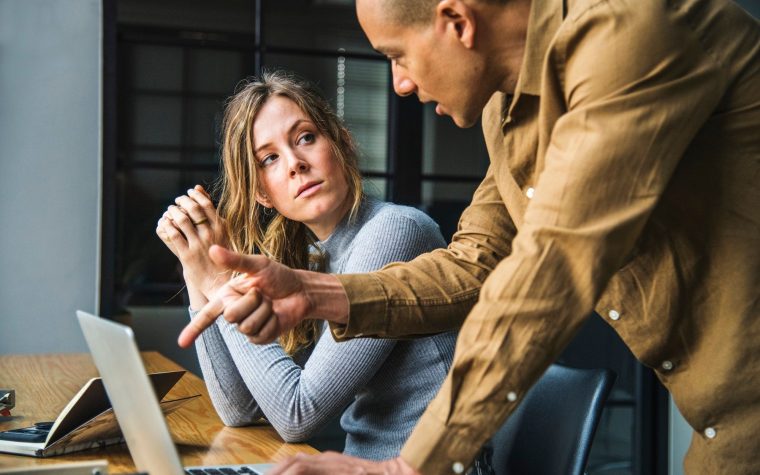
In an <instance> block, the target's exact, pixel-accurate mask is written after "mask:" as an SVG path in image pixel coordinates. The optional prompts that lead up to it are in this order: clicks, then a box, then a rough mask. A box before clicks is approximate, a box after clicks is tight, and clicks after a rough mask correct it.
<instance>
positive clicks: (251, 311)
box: [178, 246, 348, 348]
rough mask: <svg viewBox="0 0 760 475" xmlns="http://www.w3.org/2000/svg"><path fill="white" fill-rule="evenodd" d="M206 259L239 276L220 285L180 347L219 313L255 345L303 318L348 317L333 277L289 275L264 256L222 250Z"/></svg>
mask: <svg viewBox="0 0 760 475" xmlns="http://www.w3.org/2000/svg"><path fill="white" fill-rule="evenodd" d="M209 257H211V260H212V261H214V262H215V263H216V264H217V265H219V266H222V267H224V268H226V269H229V270H233V271H238V272H241V273H242V274H241V275H240V276H238V277H236V278H234V279H232V280H230V281H229V282H227V283H226V284H225V285H224V286H222V287H221V288H220V289H219V290H218V291H217V292H216V294H215V295H214V296H213V298H211V299H209V302H208V304H206V305H205V306H204V307H203V308H202V309H201V310H200V311H199V312H198V314H197V315H196V316H195V318H193V319H192V321H191V322H190V323H189V324H188V325H187V326H186V327H185V329H184V330H182V333H181V334H180V336H179V340H178V343H179V346H181V347H183V348H186V347H188V346H190V344H191V343H192V342H193V341H194V340H195V339H196V338H197V337H198V335H200V334H201V332H203V330H205V329H206V328H208V327H209V326H211V325H212V324H213V323H214V321H215V320H216V319H217V318H218V317H219V315H221V314H224V318H225V320H227V321H228V322H230V323H235V324H237V325H238V330H240V331H241V332H242V333H244V334H245V335H247V336H248V339H249V340H250V341H251V342H253V343H257V344H261V343H268V342H271V341H273V340H274V339H275V338H277V337H278V336H279V335H280V334H282V333H283V332H285V331H287V330H289V329H291V328H293V327H294V326H296V324H298V323H299V322H300V321H301V320H304V319H306V318H323V319H327V320H332V321H337V322H344V321H345V320H346V317H347V316H348V298H347V297H346V293H345V291H344V290H343V287H342V286H341V285H340V283H339V282H338V279H337V278H335V277H334V276H331V275H329V274H320V273H317V272H309V271H303V270H293V269H291V268H289V267H287V266H284V265H282V264H279V263H277V262H274V261H272V260H270V259H268V258H266V257H264V256H258V255H256V256H246V255H243V254H237V253H234V252H231V251H228V250H227V249H225V248H223V247H220V246H212V247H211V249H209Z"/></svg>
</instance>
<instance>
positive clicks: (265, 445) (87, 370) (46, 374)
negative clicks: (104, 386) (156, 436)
mask: <svg viewBox="0 0 760 475" xmlns="http://www.w3.org/2000/svg"><path fill="white" fill-rule="evenodd" d="M142 357H143V361H144V362H145V367H146V368H147V370H148V371H149V372H154V371H170V370H178V369H180V370H181V369H184V368H181V367H180V366H179V365H177V364H176V363H174V362H172V361H171V360H169V359H168V358H166V357H164V356H162V355H161V354H159V353H157V352H144V353H142ZM96 376H98V372H97V369H96V368H95V365H94V364H93V362H92V358H91V357H90V355H89V354H86V353H71V354H50V355H5V356H0V388H3V389H15V390H16V407H15V408H14V409H13V410H12V411H11V412H12V416H11V417H0V431H2V430H8V429H13V428H17V427H28V426H31V425H33V424H34V423H35V422H40V421H53V420H55V418H56V417H57V416H58V414H59V413H60V411H61V410H62V409H63V408H64V407H65V406H66V404H67V403H68V402H69V400H70V399H71V398H72V397H73V396H74V395H75V394H76V393H77V391H79V389H80V388H81V387H82V385H83V384H84V383H85V382H86V381H87V380H88V379H90V378H94V377H96ZM194 394H200V395H201V397H200V398H196V399H195V400H193V401H190V402H188V403H187V404H185V405H184V406H182V407H181V408H179V409H178V410H177V411H176V412H174V413H173V414H171V415H169V416H168V417H167V422H168V424H169V430H170V432H171V434H172V438H173V439H174V442H175V443H176V445H177V449H178V451H179V454H180V457H181V458H182V463H183V464H184V465H186V466H189V465H222V464H244V463H262V462H271V461H275V462H276V461H279V460H282V459H285V458H287V457H289V456H291V455H294V454H296V453H298V452H304V453H312V454H313V453H317V450H316V449H314V448H312V447H309V446H308V445H305V444H286V443H285V442H283V441H282V439H281V438H280V437H279V436H278V435H277V433H276V432H275V430H274V429H272V428H271V427H268V426H258V427H235V428H233V427H225V426H224V424H223V423H222V421H221V420H220V419H219V417H218V416H217V415H216V412H215V411H214V407H213V406H212V405H211V400H210V399H209V396H208V391H207V390H206V386H205V384H204V383H203V380H201V379H200V378H199V377H197V376H195V375H194V374H191V373H190V372H187V373H185V375H184V376H183V377H182V379H181V380H180V381H179V383H177V385H176V386H175V387H174V388H172V390H171V391H170V392H169V394H168V395H167V398H169V399H174V398H177V397H183V396H191V395H194ZM97 459H108V461H109V471H110V473H127V472H134V471H135V466H134V464H133V463H132V458H131V457H130V455H129V451H128V450H127V446H126V444H120V445H114V446H111V447H107V448H105V449H92V450H87V451H83V452H77V453H74V454H67V455H61V456H56V457H50V458H45V459H39V458H34V457H26V456H22V455H7V454H0V468H10V467H23V466H30V465H45V464H55V463H63V462H75V461H85V460H97Z"/></svg>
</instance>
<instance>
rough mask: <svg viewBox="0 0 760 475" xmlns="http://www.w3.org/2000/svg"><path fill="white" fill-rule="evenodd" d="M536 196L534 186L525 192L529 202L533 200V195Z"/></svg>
mask: <svg viewBox="0 0 760 475" xmlns="http://www.w3.org/2000/svg"><path fill="white" fill-rule="evenodd" d="M535 194H536V189H535V188H533V187H532V186H531V187H530V188H528V189H527V190H525V196H527V197H528V199H529V200H532V199H533V195H535Z"/></svg>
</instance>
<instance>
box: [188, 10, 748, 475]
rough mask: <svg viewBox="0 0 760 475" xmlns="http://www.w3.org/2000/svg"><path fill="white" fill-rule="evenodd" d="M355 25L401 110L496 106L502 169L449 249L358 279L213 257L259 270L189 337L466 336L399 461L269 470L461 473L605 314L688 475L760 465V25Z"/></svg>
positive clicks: (429, 16)
mask: <svg viewBox="0 0 760 475" xmlns="http://www.w3.org/2000/svg"><path fill="white" fill-rule="evenodd" d="M357 13H358V17H359V21H360V23H361V25H362V28H363V29H364V31H365V32H366V34H367V36H368V37H369V39H370V41H371V42H372V44H373V46H374V47H375V48H376V49H377V50H378V51H381V52H382V53H384V54H386V55H387V56H388V57H389V58H390V60H391V64H392V70H393V85H394V88H395V90H396V92H397V93H398V94H400V95H408V94H413V93H414V94H417V95H418V97H419V99H420V100H421V101H436V102H438V105H437V107H436V111H437V112H438V113H439V114H447V115H450V116H451V117H452V118H453V120H454V121H455V122H456V124H457V125H459V126H461V127H467V126H470V125H472V124H473V123H474V122H475V121H476V119H477V118H478V116H479V115H480V114H481V112H482V121H483V131H484V135H485V139H486V141H487V144H488V150H489V154H490V156H491V161H492V163H491V166H490V168H489V170H488V173H487V175H486V177H485V179H484V180H483V182H482V184H481V185H480V187H479V188H478V190H477V191H476V193H475V195H474V197H473V201H472V204H471V206H470V207H469V208H468V209H467V210H465V212H464V213H463V215H462V218H461V220H460V224H459V230H458V232H457V234H456V235H455V237H454V239H453V241H452V243H451V245H450V246H449V248H448V249H447V250H439V251H436V252H433V253H431V254H427V255H424V256H421V257H419V258H418V259H416V260H414V261H412V262H411V263H408V264H392V265H390V266H388V267H386V268H385V269H383V270H382V271H379V272H375V273H372V274H364V275H342V276H330V275H321V274H314V273H309V272H304V271H292V270H289V269H287V268H285V267H283V266H281V265H278V264H275V263H272V262H270V261H268V260H266V259H265V258H263V257H261V256H239V255H235V254H232V253H230V252H228V251H226V250H223V249H221V248H212V249H211V251H210V252H211V256H212V258H213V259H215V260H216V261H217V262H219V263H223V264H225V265H227V266H229V267H232V268H234V269H236V270H239V271H242V272H247V275H243V276H241V277H240V278H238V279H235V280H233V281H231V282H230V283H229V284H227V285H226V286H224V287H223V288H222V289H221V290H220V291H219V293H218V297H217V298H216V299H215V300H214V301H212V302H210V303H209V304H208V305H207V306H206V307H205V308H204V309H203V310H202V312H201V313H200V315H199V317H197V318H196V320H194V321H193V322H191V324H190V325H189V326H188V328H187V329H186V330H185V331H184V332H183V334H182V335H181V336H180V344H181V345H187V344H189V342H190V341H191V340H192V338H194V337H195V336H196V335H197V334H198V333H199V332H200V331H202V330H203V328H205V327H207V326H208V325H210V324H211V323H212V322H213V321H214V319H215V318H216V317H217V316H218V315H219V314H220V313H222V312H223V313H224V316H225V318H227V319H228V320H230V321H233V322H238V323H240V324H241V326H242V327H243V328H244V329H246V333H247V334H248V335H249V336H250V339H251V340H252V341H253V342H265V341H271V340H272V339H274V338H275V337H276V336H277V335H278V334H279V333H280V332H282V331H283V330H285V329H287V328H290V327H292V326H293V325H295V324H296V323H297V322H298V321H300V320H301V319H303V318H307V317H308V318H324V319H327V320H329V321H331V325H332V330H333V333H334V335H335V337H336V338H338V339H343V338H349V337H355V336H362V335H363V336H369V335H374V336H380V337H396V336H409V335H416V334H426V333H431V332H437V331H443V330H446V329H450V328H452V327H455V326H457V325H460V324H462V328H461V331H460V336H459V339H458V341H457V350H456V355H455V359H454V363H453V366H452V370H451V371H450V373H449V375H448V377H447V379H446V381H445V382H444V384H443V386H442V388H441V390H440V392H439V394H438V396H437V397H436V399H434V400H433V402H432V403H431V404H430V406H429V407H428V410H427V412H426V413H425V415H423V417H422V419H420V422H419V424H418V426H417V428H416V429H415V431H414V432H413V433H412V435H411V437H410V438H409V440H408V442H407V443H406V445H405V447H404V449H403V450H402V453H401V456H400V457H399V458H397V459H394V460H391V461H387V462H383V463H371V462H366V461H360V460H356V459H350V458H348V457H344V456H342V455H339V454H324V455H321V456H317V457H296V458H295V459H292V460H290V461H288V462H286V463H284V464H282V465H280V466H279V467H277V468H276V469H275V471H274V472H273V473H361V472H363V473H374V472H376V471H377V472H378V473H380V472H382V473H424V474H429V473H462V472H463V471H464V470H465V469H466V468H467V467H468V466H469V465H470V463H471V461H472V460H473V458H474V457H475V455H476V454H477V452H478V450H479V449H480V447H481V445H482V444H483V443H484V442H485V441H486V440H487V439H488V438H489V437H490V436H491V435H492V434H493V433H494V432H495V431H496V430H497V429H498V428H499V426H500V425H501V424H502V422H503V421H504V419H505V418H506V417H507V416H508V415H509V413H510V412H511V411H512V410H514V408H515V406H517V404H519V402H520V400H521V398H522V397H523V396H524V394H525V392H526V391H527V390H528V388H529V387H530V385H531V384H532V383H533V382H534V381H535V380H536V379H537V378H538V377H539V376H540V375H541V374H542V372H543V371H544V369H545V368H546V367H547V366H548V365H549V364H551V363H552V361H553V360H554V359H555V358H556V356H557V355H558V354H559V353H560V351H561V350H562V349H563V347H564V346H565V345H566V344H567V342H569V341H570V339H571V338H572V337H573V335H574V333H575V332H576V330H577V329H578V328H579V326H580V325H581V324H582V322H583V320H584V315H587V314H588V313H589V312H590V311H591V310H592V309H593V308H595V309H596V310H597V312H599V313H600V314H601V315H602V316H604V317H606V318H607V319H608V322H609V323H610V325H612V326H613V328H614V329H615V330H616V331H617V332H618V333H619V334H620V336H621V337H622V338H623V340H624V341H625V342H626V344H627V345H628V346H629V347H630V348H631V350H632V351H633V352H634V354H635V355H636V356H637V358H638V359H639V360H641V361H642V362H643V363H644V364H646V365H647V366H649V367H652V368H653V369H655V371H656V372H657V374H658V376H659V378H660V380H661V381H662V382H663V384H664V385H665V386H666V387H667V388H668V389H669V390H670V391H671V393H672V395H673V398H674V401H675V402H676V404H677V405H678V407H679V409H680V410H681V412H682V413H683V415H684V417H685V418H686V420H687V421H688V422H689V424H690V425H691V426H692V427H693V428H694V430H695V432H694V436H693V439H692V444H691V447H690V449H689V453H688V454H687V458H686V461H685V466H686V469H687V472H689V473H720V472H722V471H726V472H727V473H732V474H737V473H752V472H756V470H757V468H758V467H757V462H756V457H757V456H756V454H757V453H758V451H759V450H760V441H759V440H758V438H757V436H756V431H757V429H756V428H757V427H760V402H759V401H760V394H759V393H760V391H759V390H758V389H757V388H758V381H760V351H758V350H760V318H759V317H760V292H759V290H760V74H759V71H760V28H759V27H758V23H757V22H756V21H755V20H754V19H752V18H751V17H750V16H749V15H747V14H746V13H745V12H743V11H742V10H741V9H740V8H739V7H737V6H736V5H735V4H733V3H730V2H726V1H724V0H682V1H668V0H569V1H566V2H562V1H561V0H543V1H534V2H530V1H529V0H505V1H504V2H503V3H496V2H487V1H485V0H481V1H478V0H442V1H440V2H438V1H434V0H418V1H414V2H413V1H401V0H398V1H393V0H387V1H370V0H359V1H357ZM473 305H474V306H473ZM465 317H466V318H465ZM462 322H463V323H462ZM547 456H551V454H547Z"/></svg>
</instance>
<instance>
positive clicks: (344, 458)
mask: <svg viewBox="0 0 760 475" xmlns="http://www.w3.org/2000/svg"><path fill="white" fill-rule="evenodd" d="M357 473H362V474H366V475H419V472H417V471H416V470H415V469H413V468H412V467H411V466H410V465H409V464H407V463H406V462H404V460H403V459H402V458H401V457H396V458H395V459H391V460H385V461H382V462H371V461H369V460H363V459H360V458H356V457H350V456H348V455H343V454H339V453H337V452H325V453H322V454H318V455H306V454H298V455H296V456H295V457H291V458H289V459H287V460H285V461H284V462H280V463H279V464H277V465H276V466H274V467H273V468H272V469H271V470H269V471H268V472H267V475H342V474H357Z"/></svg>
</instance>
